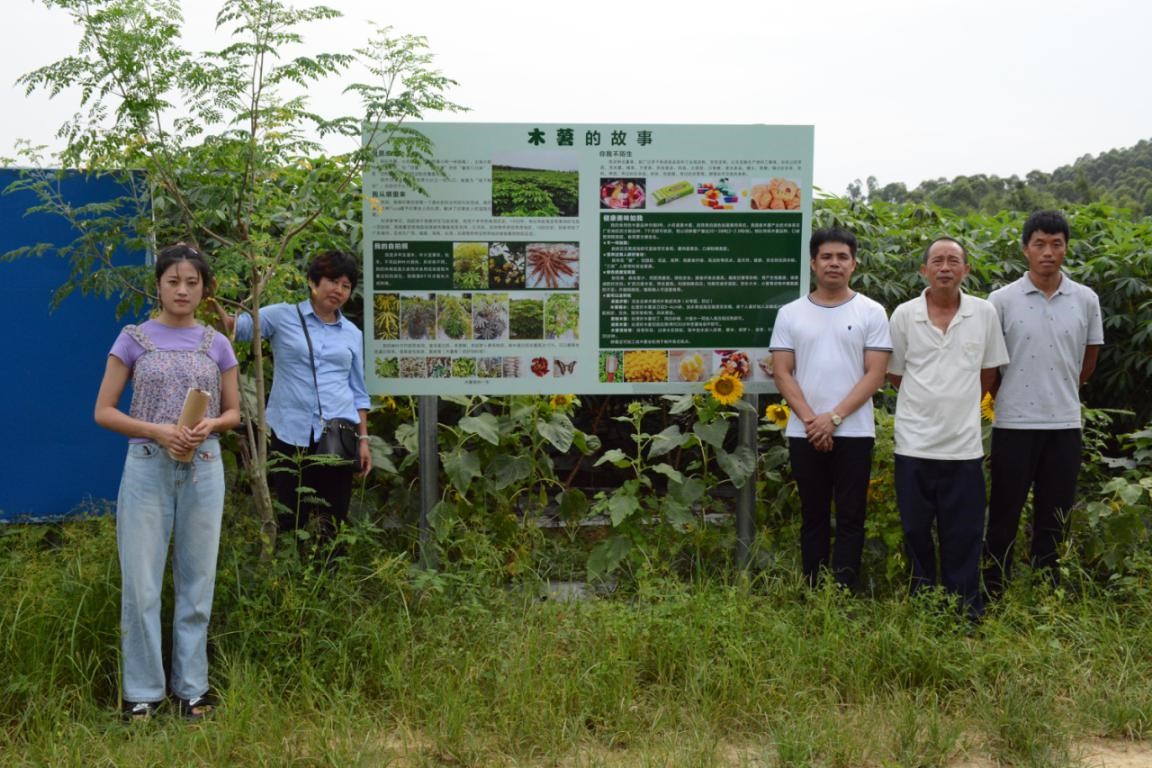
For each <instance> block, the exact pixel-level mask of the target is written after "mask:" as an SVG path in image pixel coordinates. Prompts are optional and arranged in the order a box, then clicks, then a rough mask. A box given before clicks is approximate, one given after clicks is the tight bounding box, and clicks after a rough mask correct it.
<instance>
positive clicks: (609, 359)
mask: <svg viewBox="0 0 1152 768" xmlns="http://www.w3.org/2000/svg"><path fill="white" fill-rule="evenodd" d="M621 356H622V353H620V352H601V353H600V355H599V358H600V359H599V361H598V366H599V369H600V381H601V382H602V383H605V384H617V383H623V382H624V374H623V372H622V371H621V370H620V359H621Z"/></svg>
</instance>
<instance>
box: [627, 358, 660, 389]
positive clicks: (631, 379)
mask: <svg viewBox="0 0 1152 768" xmlns="http://www.w3.org/2000/svg"><path fill="white" fill-rule="evenodd" d="M624 381H626V382H628V383H630V384H649V383H652V382H657V381H668V353H667V352H665V351H664V350H662V349H630V350H627V351H626V352H625V353H624Z"/></svg>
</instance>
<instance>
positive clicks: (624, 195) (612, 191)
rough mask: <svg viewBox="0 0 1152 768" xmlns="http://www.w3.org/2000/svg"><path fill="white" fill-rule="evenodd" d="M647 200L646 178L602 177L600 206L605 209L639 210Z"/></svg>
mask: <svg viewBox="0 0 1152 768" xmlns="http://www.w3.org/2000/svg"><path fill="white" fill-rule="evenodd" d="M646 201H647V194H646V192H645V182H644V179H640V178H626V179H600V207H601V208H603V209H605V210H633V211H635V210H639V209H641V208H643V207H644V204H645V202H646Z"/></svg>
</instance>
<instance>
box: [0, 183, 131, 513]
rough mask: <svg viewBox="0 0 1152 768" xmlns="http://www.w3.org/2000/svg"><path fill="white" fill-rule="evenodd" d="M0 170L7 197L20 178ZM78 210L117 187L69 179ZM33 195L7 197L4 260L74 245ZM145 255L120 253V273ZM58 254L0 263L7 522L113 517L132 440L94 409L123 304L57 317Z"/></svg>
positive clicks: (1, 489)
mask: <svg viewBox="0 0 1152 768" xmlns="http://www.w3.org/2000/svg"><path fill="white" fill-rule="evenodd" d="M19 173H20V172H19V171H18V170H10V169H0V190H3V189H6V188H7V186H8V185H9V184H10V183H11V182H13V181H15V180H16V179H17V178H18V177H19ZM61 189H62V192H63V195H64V198H65V199H66V200H68V201H69V202H72V203H74V204H76V205H82V204H85V203H89V202H96V201H110V200H114V199H115V198H117V197H119V196H120V195H121V194H122V188H121V187H120V185H119V184H117V183H116V182H115V181H114V180H113V179H111V178H108V177H105V178H86V177H83V176H80V175H70V176H69V177H67V178H66V179H64V181H63V183H62V186H61ZM36 202H37V201H36V199H35V197H34V195H33V194H32V193H31V192H18V193H12V194H7V195H3V196H0V253H6V252H8V251H10V250H12V249H15V248H19V247H21V246H24V245H35V244H36V243H44V242H47V243H54V244H66V243H69V242H71V241H72V239H73V238H74V237H75V235H76V232H75V231H74V230H73V229H72V228H71V227H70V225H69V224H68V223H67V222H66V221H64V220H63V219H61V218H60V217H55V216H50V215H47V214H28V215H26V214H25V212H26V211H27V209H28V208H29V207H31V206H33V205H35V204H36ZM144 258H145V255H144V254H143V253H121V254H117V256H116V258H115V262H116V263H118V264H133V263H135V264H140V263H143V261H144ZM68 272H69V265H68V263H67V262H66V261H65V260H64V259H62V258H60V257H59V256H58V255H56V254H54V253H48V254H46V255H44V256H41V257H30V258H24V259H17V260H15V261H12V262H4V263H0V306H3V307H4V309H5V311H6V312H7V313H8V318H9V321H8V322H7V323H5V328H6V336H7V341H8V349H9V352H8V355H7V359H6V360H5V361H4V363H3V370H4V374H3V375H2V376H0V402H2V403H4V406H5V412H6V414H7V416H6V419H5V421H6V422H7V426H8V427H9V430H8V432H7V433H6V439H4V440H3V441H0V478H2V480H0V522H13V521H18V520H26V519H34V520H51V519H58V518H62V517H67V516H71V515H76V514H84V513H88V512H92V511H104V510H106V509H110V508H111V506H112V505H111V503H109V502H107V501H106V500H109V499H111V500H114V499H115V498H116V491H117V487H118V486H119V482H120V472H121V469H122V468H123V463H124V453H125V449H126V439H125V438H124V437H121V436H120V435H116V434H114V433H112V432H109V431H108V430H105V429H101V428H100V427H98V426H96V424H95V422H94V421H93V420H92V409H93V406H94V404H95V402H96V390H97V389H98V388H99V386H100V378H101V376H102V375H103V373H104V364H105V361H106V359H107V357H108V350H109V349H110V348H111V346H112V342H113V341H114V340H115V338H116V334H117V333H118V331H119V329H120V328H121V326H123V325H124V324H125V323H127V322H131V320H130V319H127V318H125V319H120V320H118V319H117V318H116V313H115V301H112V300H107V299H103V298H99V297H96V296H81V295H80V294H79V293H74V294H73V295H71V296H69V297H68V298H67V299H65V300H64V301H63V302H62V303H61V304H60V306H59V307H58V308H57V309H56V310H54V311H53V309H52V294H53V292H54V291H55V290H56V289H57V288H58V287H59V286H61V285H62V284H63V283H64V282H66V281H67V279H68Z"/></svg>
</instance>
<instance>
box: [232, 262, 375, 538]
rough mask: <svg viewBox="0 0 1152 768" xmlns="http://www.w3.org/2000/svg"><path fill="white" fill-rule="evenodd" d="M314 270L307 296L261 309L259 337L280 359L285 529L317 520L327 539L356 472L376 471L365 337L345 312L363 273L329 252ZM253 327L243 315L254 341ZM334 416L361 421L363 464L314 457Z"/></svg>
mask: <svg viewBox="0 0 1152 768" xmlns="http://www.w3.org/2000/svg"><path fill="white" fill-rule="evenodd" d="M307 274H308V287H309V289H310V294H309V297H308V298H307V299H306V300H304V301H301V302H299V303H298V304H296V303H284V304H272V305H270V306H267V307H263V308H261V309H260V336H261V338H264V339H267V340H268V342H269V344H270V345H271V347H272V358H273V360H274V362H275V374H274V376H273V379H272V391H271V393H270V395H269V396H268V409H267V419H268V426H269V428H270V429H271V430H272V438H271V444H270V446H269V448H270V451H269V456H270V458H272V459H273V460H275V461H276V462H277V463H276V464H274V465H273V468H274V469H277V468H278V470H277V471H273V472H272V474H271V477H270V478H269V484H270V485H271V486H272V491H273V493H274V494H275V495H276V499H277V501H279V502H280V504H281V505H283V507H282V508H281V509H280V513H279V515H278V518H279V519H278V522H279V526H280V530H282V531H283V530H293V529H296V528H302V527H305V526H306V525H308V523H309V521H310V520H313V519H314V520H315V523H316V526H317V528H318V533H319V534H320V536H321V538H322V539H330V538H331V537H332V535H333V534H334V533H335V532H336V529H337V528H338V527H339V525H340V523H343V522H346V521H347V519H348V505H349V503H350V501H351V499H352V478H353V476H356V477H363V476H364V475H366V474H368V472H369V471H370V470H371V469H372V456H371V453H370V452H369V450H368V407H369V405H370V401H369V397H368V391H367V388H366V386H365V384H364V335H363V333H361V331H360V329H359V328H357V327H356V326H355V325H354V324H353V323H352V322H351V321H350V320H349V319H348V318H347V317H345V316H344V314H343V313H342V312H341V311H340V310H341V309H342V308H343V306H344V304H345V303H346V302H347V301H348V299H349V297H351V295H352V291H353V290H354V289H355V288H356V281H357V279H358V278H359V275H360V270H359V265H358V264H357V262H356V259H355V258H354V257H353V256H352V255H351V254H349V253H345V252H342V251H324V252H322V253H319V254H317V255H316V256H315V257H313V259H312V261H311V262H310V263H309V264H308V273H307ZM302 323H304V324H306V325H307V329H308V330H307V337H306V336H305V331H304V327H303V325H302ZM252 329H253V322H252V316H251V315H247V314H245V315H240V316H239V317H237V318H236V339H237V340H239V341H250V340H251V339H252V337H253V332H252ZM309 339H310V340H311V347H312V349H311V354H310V351H309V344H308V340H309ZM313 361H315V362H314V363H313ZM313 374H315V375H313ZM333 418H344V419H349V420H350V421H353V422H357V423H358V424H359V437H360V440H359V461H358V462H353V463H351V464H344V465H338V464H333V463H332V462H313V461H309V460H308V458H307V457H308V456H310V455H312V454H315V453H316V444H317V441H318V440H319V439H320V433H321V431H322V429H323V422H324V421H325V420H327V419H333ZM286 470H290V471H286ZM301 489H307V490H304V491H303V492H302V491H301Z"/></svg>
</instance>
